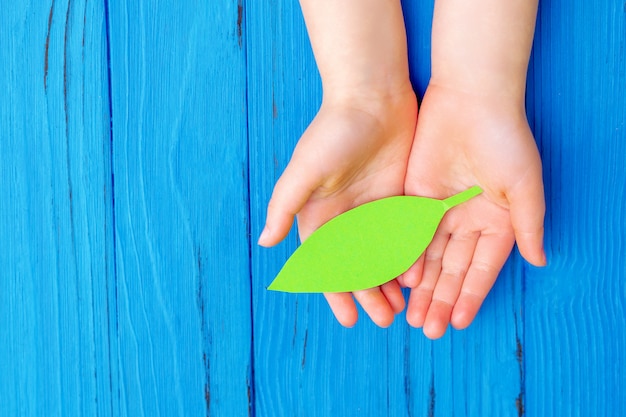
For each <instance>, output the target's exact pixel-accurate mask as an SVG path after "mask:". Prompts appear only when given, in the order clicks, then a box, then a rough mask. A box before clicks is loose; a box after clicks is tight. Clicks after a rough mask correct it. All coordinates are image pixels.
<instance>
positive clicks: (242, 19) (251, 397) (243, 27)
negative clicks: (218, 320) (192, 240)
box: [237, 0, 256, 417]
mask: <svg viewBox="0 0 626 417" xmlns="http://www.w3.org/2000/svg"><path fill="white" fill-rule="evenodd" d="M245 6H246V3H245V0H237V38H238V39H237V40H238V42H239V47H240V48H241V50H242V51H243V62H244V68H245V73H246V77H245V85H244V91H245V97H244V102H245V104H244V105H245V109H246V129H245V135H246V162H245V167H246V170H247V172H246V183H247V184H246V188H247V190H246V205H247V207H246V210H247V216H248V218H247V222H246V236H247V238H248V278H249V281H250V287H249V288H250V359H249V365H248V366H249V371H248V377H247V379H248V380H247V381H246V382H247V387H248V392H247V395H248V416H249V417H254V416H255V415H256V404H255V402H256V401H255V400H256V381H255V375H254V371H255V369H254V368H255V363H254V295H253V294H254V292H253V291H252V288H253V282H252V268H253V263H252V225H251V223H252V208H251V202H250V200H251V199H250V193H251V192H252V185H251V183H250V172H251V167H250V123H249V121H250V105H249V101H250V100H249V98H250V90H249V85H248V19H247V16H246V7H245ZM242 32H243V33H242Z"/></svg>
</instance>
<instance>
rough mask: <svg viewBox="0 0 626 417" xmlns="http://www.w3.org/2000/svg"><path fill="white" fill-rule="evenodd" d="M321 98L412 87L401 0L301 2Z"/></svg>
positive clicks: (342, 98)
mask: <svg viewBox="0 0 626 417" xmlns="http://www.w3.org/2000/svg"><path fill="white" fill-rule="evenodd" d="M300 4H301V7H302V12H303V14H304V18H305V21H306V25H307V29H308V32H309V37H310V39H311V44H312V46H313V52H314V54H315V60H316V62H317V65H318V68H319V71H320V75H321V77H322V85H323V89H324V99H325V100H335V101H337V100H339V101H341V100H345V99H348V100H351V99H353V98H354V96H355V95H356V96H358V97H361V98H364V99H367V98H369V97H377V96H380V95H383V96H385V95H389V94H394V93H395V92H397V91H404V90H406V89H407V88H410V83H409V69H408V58H407V47H406V33H405V29H404V19H403V16H402V9H401V6H400V1H399V0H301V1H300Z"/></svg>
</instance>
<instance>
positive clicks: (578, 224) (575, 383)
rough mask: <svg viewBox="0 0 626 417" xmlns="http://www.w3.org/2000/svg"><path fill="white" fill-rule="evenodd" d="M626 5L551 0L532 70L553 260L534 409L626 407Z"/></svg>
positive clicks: (537, 342) (530, 299)
mask: <svg viewBox="0 0 626 417" xmlns="http://www.w3.org/2000/svg"><path fill="white" fill-rule="evenodd" d="M625 45H626V8H625V7H624V4H623V2H621V1H607V2H603V3H601V4H600V3H598V4H596V5H595V6H594V7H590V5H589V4H588V3H585V2H582V1H575V2H565V1H561V0H551V1H546V2H543V3H542V4H541V7H540V13H539V19H538V27H537V36H536V39H535V47H534V56H533V59H532V63H531V69H530V74H529V97H528V98H529V100H528V102H529V108H530V118H531V122H532V125H534V131H535V133H536V136H537V139H538V142H539V143H540V150H541V153H542V157H543V161H544V171H545V183H546V195H547V206H548V217H547V219H546V233H547V236H546V250H547V252H548V261H549V267H548V268H545V269H542V270H538V269H534V268H526V269H525V271H524V272H525V276H526V302H525V309H524V321H525V328H526V331H525V339H526V342H525V348H526V349H525V367H526V390H527V408H526V410H527V413H528V415H567V416H588V415H598V416H600V415H606V416H609V415H624V413H626V397H625V396H624V392H626V376H625V374H624V372H623V371H622V368H623V365H624V363H626V354H625V353H624V352H625V349H626V332H625V330H626V319H625V317H626V261H625V260H624V255H625V254H626V246H625V244H626V242H625V240H624V239H625V236H626V222H625V221H624V218H625V216H626V166H625V165H624V157H625V156H626V100H625V99H624V92H625V91H626V49H625Z"/></svg>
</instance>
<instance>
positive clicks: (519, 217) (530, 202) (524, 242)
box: [507, 169, 546, 266]
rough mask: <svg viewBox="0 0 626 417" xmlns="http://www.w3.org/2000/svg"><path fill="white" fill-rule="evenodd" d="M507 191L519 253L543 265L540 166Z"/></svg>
mask: <svg viewBox="0 0 626 417" xmlns="http://www.w3.org/2000/svg"><path fill="white" fill-rule="evenodd" d="M532 175H533V177H532V178H528V180H525V181H524V183H523V184H520V186H518V187H517V188H516V189H515V191H514V192H512V193H511V194H510V195H508V196H507V197H508V199H509V204H510V212H511V224H512V225H513V230H514V231H515V240H516V241H517V247H518V249H519V251H520V253H521V255H522V256H523V257H524V259H526V260H527V261H528V262H530V263H531V264H533V265H535V266H545V265H546V254H545V252H544V249H543V231H544V230H543V220H544V216H545V212H546V205H545V199H544V195H543V182H542V179H541V170H540V169H539V170H538V172H535V173H533V174H532Z"/></svg>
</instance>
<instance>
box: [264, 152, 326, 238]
mask: <svg viewBox="0 0 626 417" xmlns="http://www.w3.org/2000/svg"><path fill="white" fill-rule="evenodd" d="M314 172H315V170H313V169H308V168H307V166H306V164H304V163H301V162H300V161H298V160H297V158H292V160H291V162H289V164H288V165H287V168H285V171H284V172H283V174H282V175H281V176H280V178H279V179H278V181H277V182H276V185H275V186H274V191H273V192H272V197H271V198H270V201H269V203H268V205H267V217H266V220H265V228H264V229H263V232H262V233H261V236H260V237H259V242H258V243H259V245H261V246H274V245H276V244H278V243H279V242H280V241H281V240H283V239H284V238H285V236H287V234H288V233H289V230H290V229H291V225H292V224H293V219H294V217H295V215H296V214H297V213H298V212H300V210H301V209H302V207H303V206H304V204H305V203H306V202H307V201H308V199H309V197H310V196H311V194H312V193H313V191H315V189H317V187H318V186H319V184H320V181H319V179H318V178H317V176H316V175H313V173H314Z"/></svg>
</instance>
